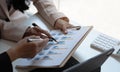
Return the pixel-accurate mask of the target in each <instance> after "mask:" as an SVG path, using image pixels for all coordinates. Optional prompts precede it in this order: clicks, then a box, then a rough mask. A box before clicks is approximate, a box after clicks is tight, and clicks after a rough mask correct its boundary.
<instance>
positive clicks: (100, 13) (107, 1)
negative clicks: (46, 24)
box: [27, 0, 120, 39]
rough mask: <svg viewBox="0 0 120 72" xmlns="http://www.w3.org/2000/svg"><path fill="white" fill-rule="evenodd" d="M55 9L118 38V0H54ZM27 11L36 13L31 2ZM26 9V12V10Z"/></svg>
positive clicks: (119, 34)
mask: <svg viewBox="0 0 120 72" xmlns="http://www.w3.org/2000/svg"><path fill="white" fill-rule="evenodd" d="M54 2H55V5H56V7H57V9H58V10H59V11H60V12H63V13H64V14H65V15H67V16H68V17H69V18H70V19H72V20H74V21H75V22H77V23H79V24H80V25H85V26H86V25H93V26H94V29H96V30H97V31H100V32H102V33H105V34H107V35H110V36H112V37H115V38H118V39H120V0H54ZM28 11H29V13H33V14H34V13H36V12H37V10H36V8H35V7H34V6H33V5H32V4H31V7H30V9H29V10H28ZM28 11H27V12H28Z"/></svg>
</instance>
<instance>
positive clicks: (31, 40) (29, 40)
mask: <svg viewBox="0 0 120 72" xmlns="http://www.w3.org/2000/svg"><path fill="white" fill-rule="evenodd" d="M39 40H42V39H40V38H39V39H31V38H29V39H27V42H33V41H39Z"/></svg>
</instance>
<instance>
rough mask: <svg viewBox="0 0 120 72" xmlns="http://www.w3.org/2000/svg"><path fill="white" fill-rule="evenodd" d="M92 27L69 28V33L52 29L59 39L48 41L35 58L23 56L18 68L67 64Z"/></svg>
mask: <svg viewBox="0 0 120 72" xmlns="http://www.w3.org/2000/svg"><path fill="white" fill-rule="evenodd" d="M91 29H92V26H82V27H81V28H80V29H79V30H76V29H75V28H72V29H68V34H63V33H62V32H61V31H59V30H51V31H50V34H51V35H52V36H53V37H54V38H55V39H56V40H57V41H58V43H56V42H54V41H50V42H48V44H47V46H46V47H45V48H44V49H43V50H42V51H40V52H39V53H38V54H37V55H36V56H35V57H34V58H32V59H28V58H22V59H20V61H19V63H18V64H17V65H16V68H28V67H29V68H30V67H31V68H60V67H63V66H64V65H65V63H66V62H67V61H68V59H69V58H70V57H71V56H72V54H73V53H74V52H75V50H76V49H77V48H78V46H79V45H80V44H81V42H82V41H83V40H84V38H85V37H86V36H87V34H88V33H89V32H90V30H91Z"/></svg>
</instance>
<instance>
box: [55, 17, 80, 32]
mask: <svg viewBox="0 0 120 72" xmlns="http://www.w3.org/2000/svg"><path fill="white" fill-rule="evenodd" d="M55 28H56V29H60V30H61V31H62V32H63V33H64V34H67V33H68V31H67V29H69V28H76V26H73V25H71V24H70V23H69V22H67V21H65V20H62V19H58V20H57V21H56V23H55ZM79 29H80V26H79Z"/></svg>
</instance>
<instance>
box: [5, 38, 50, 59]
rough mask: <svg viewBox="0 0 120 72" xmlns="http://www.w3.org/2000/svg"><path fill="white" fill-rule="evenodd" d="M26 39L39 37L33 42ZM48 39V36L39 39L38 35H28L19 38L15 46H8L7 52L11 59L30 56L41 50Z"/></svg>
mask: <svg viewBox="0 0 120 72" xmlns="http://www.w3.org/2000/svg"><path fill="white" fill-rule="evenodd" d="M27 39H39V40H37V41H33V42H27ZM48 41H49V39H48V38H45V39H40V37H39V36H30V37H26V38H24V39H22V40H20V41H19V42H18V43H17V44H16V46H14V47H13V48H10V49H9V50H8V51H7V53H8V55H9V56H10V59H11V61H14V60H15V59H17V58H32V57H34V56H35V55H36V54H37V53H38V52H39V51H41V50H42V49H43V48H44V47H45V46H46V44H47V42H48Z"/></svg>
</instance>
